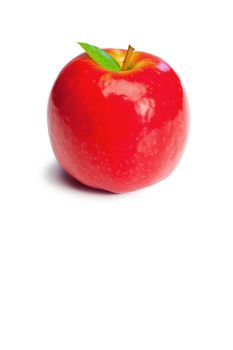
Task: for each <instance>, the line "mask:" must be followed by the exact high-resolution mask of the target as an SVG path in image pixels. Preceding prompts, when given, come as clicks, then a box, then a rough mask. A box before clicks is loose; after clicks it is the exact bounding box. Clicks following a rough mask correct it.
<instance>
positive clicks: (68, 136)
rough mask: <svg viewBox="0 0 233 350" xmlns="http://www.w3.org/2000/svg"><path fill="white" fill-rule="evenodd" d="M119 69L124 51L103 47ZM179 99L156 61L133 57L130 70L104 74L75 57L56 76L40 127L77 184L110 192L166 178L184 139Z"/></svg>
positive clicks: (178, 87)
mask: <svg viewBox="0 0 233 350" xmlns="http://www.w3.org/2000/svg"><path fill="white" fill-rule="evenodd" d="M106 51H107V52H108V53H109V54H110V55H112V56H113V57H114V58H115V59H116V60H117V61H118V62H119V64H122V61H123V59H124V57H125V54H126V51H125V50H116V49H106ZM188 127H189V109H188V102H187V97H186V94H185V92H184V89H183V87H182V84H181V81H180V79H179V77H178V75H177V74H176V73H175V71H174V70H173V69H172V68H171V67H170V66H169V65H168V64H167V63H166V62H164V61H163V60H162V59H161V58H159V57H156V56H153V55H151V54H147V53H144V52H134V54H133V56H132V59H131V66H130V69H129V70H127V71H121V72H111V71H107V70H105V69H104V68H102V67H100V66H99V65H98V64H96V63H95V62H94V61H92V60H91V59H90V58H89V56H88V55H87V54H82V55H80V56H78V57H76V58H74V59H73V60H72V61H71V62H70V63H68V64H67V65H66V66H65V67H64V68H63V69H62V71H61V72H60V74H59V75H58V77H57V79H56V81H55V83H54V86H53V88H52V91H51V93H50V97H49V102H48V129H49V135H50V140H51V144H52V148H53V151H54V153H55V156H56V158H57V160H58V162H59V163H60V164H61V166H62V167H63V168H64V169H65V170H66V172H67V173H69V174H70V175H71V176H73V177H74V178H75V179H77V180H78V181H80V182H81V183H83V184H85V185H87V186H90V187H94V188H99V189H103V190H107V191H110V192H114V193H122V192H128V191H133V190H137V189H140V188H143V187H145V186H149V185H152V184H155V183H156V182H158V181H160V180H162V179H164V178H165V177H167V176H168V175H169V174H170V173H171V172H172V171H173V169H174V168H175V167H176V165H177V163H178V162H179V160H180V158H181V155H182V153H183V151H184V147H185V144H186V140H187V135H188Z"/></svg>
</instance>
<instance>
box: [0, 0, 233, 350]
mask: <svg viewBox="0 0 233 350" xmlns="http://www.w3.org/2000/svg"><path fill="white" fill-rule="evenodd" d="M231 5H232V1H231V0H229V1H226V0H222V1H214V0H212V1H207V0H202V1H187V0H184V1H181V0H176V1H174V0H171V1H168V0H163V1H157V0H155V1H148V0H144V1H143V2H137V1H127V0H124V1H122V0H118V1H114V2H113V1H109V0H98V1H93V2H91V1H90V0H89V1H88V0H87V1H79V0H75V1H70V0H66V1H58V0H57V1H49V0H47V1H29V0H28V1H26V0H21V1H16V0H15V1H10V0H8V1H2V2H1V5H0V6H1V8H0V17H1V18H0V27H1V28H0V33H1V41H0V47H1V54H0V61H1V65H0V106H1V107H0V111H1V115H0V118H1V120H0V121H1V123H0V153H1V155H0V166H1V172H0V176H1V182H0V202H1V211H0V217H1V219H0V220H1V221H0V349H1V350H8V349H10V350H18V349H19V350H21V349H23V350H29V349H30V350H37V349H39V350H41V349H43V350H53V349H54V350H60V349H64V350H67V349H69V350H74V349H75V350H77V349H80V350H93V349H101V350H115V349H116V350H119V349H121V350H130V349H132V350H139V349H140V350H141V349H147V350H152V349H153V350H154V349H158V350H171V349H178V350H187V349H188V350H190V349H195V350H196V349H198V350H202V349H203V350H207V349H211V350H215V349H219V350H220V349H221V350H222V349H224V350H232V349H233V254H232V251H233V222H232V220H233V219H232V197H233V186H232V178H233V168H232V161H233V155H232V154H233V103H232V101H233V86H232V80H233V52H232V32H233V22H232V10H231ZM76 41H84V42H89V43H91V44H95V45H97V46H100V47H115V48H127V46H128V44H129V43H130V44H131V45H133V46H134V47H136V49H137V50H139V51H147V52H150V53H153V54H155V55H158V56H161V57H162V58H164V59H165V60H166V61H167V62H169V63H170V64H171V65H172V66H173V67H174V68H175V70H176V71H177V72H178V74H179V75H180V76H181V78H182V81H183V83H184V85H185V87H186V91H187V94H188V97H189V101H190V107H191V129H190V137H189V142H188V145H187V148H186V152H185V155H184V157H183V158H182V161H181V163H180V164H179V166H178V168H177V169H176V171H175V172H174V173H173V174H172V175H171V176H170V177H169V178H167V179H166V180H164V181H162V182H161V183H159V184H157V185H155V186H152V187H149V188H146V189H144V190H140V191H136V192H132V193H128V194H124V195H112V194H105V193H100V192H96V191H91V190H88V189H85V188H83V187H80V186H78V185H75V183H74V182H73V181H68V180H65V178H64V177H63V176H62V173H61V171H60V169H59V167H58V165H57V163H56V161H55V158H54V156H53V153H52V150H51V147H50V143H49V139H48V134H47V122H46V108H47V99H48V95H49V91H50V88H51V86H52V84H53V82H54V80H55V78H56V76H57V74H58V72H59V71H60V69H61V68H62V67H63V66H64V65H65V64H66V63H67V62H68V61H69V60H71V59H72V58H73V57H75V56H76V55H78V54H80V53H81V52H82V50H81V49H80V48H79V47H78V45H77V44H76Z"/></svg>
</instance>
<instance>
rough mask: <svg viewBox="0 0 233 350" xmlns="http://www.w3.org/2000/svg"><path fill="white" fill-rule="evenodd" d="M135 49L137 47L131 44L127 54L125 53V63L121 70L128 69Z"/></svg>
mask: <svg viewBox="0 0 233 350" xmlns="http://www.w3.org/2000/svg"><path fill="white" fill-rule="evenodd" d="M134 50H135V49H134V48H133V47H132V46H131V45H129V47H128V50H127V52H126V55H125V59H124V61H123V64H122V68H121V70H127V69H128V67H129V62H130V59H131V57H132V54H133V52H134Z"/></svg>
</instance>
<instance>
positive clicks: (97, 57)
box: [78, 43, 121, 72]
mask: <svg viewBox="0 0 233 350" xmlns="http://www.w3.org/2000/svg"><path fill="white" fill-rule="evenodd" d="M78 44H79V45H80V46H81V47H82V48H83V49H84V50H85V51H86V53H87V54H88V55H89V56H90V57H91V58H92V59H93V60H94V61H95V62H96V63H98V64H99V65H100V66H101V67H103V68H105V69H108V70H111V71H116V72H119V71H120V70H121V67H120V66H119V64H118V63H117V61H115V60H114V58H113V57H112V56H110V55H109V54H108V53H107V52H105V51H104V50H102V49H100V48H98V47H96V46H93V45H89V44H86V43H78Z"/></svg>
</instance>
